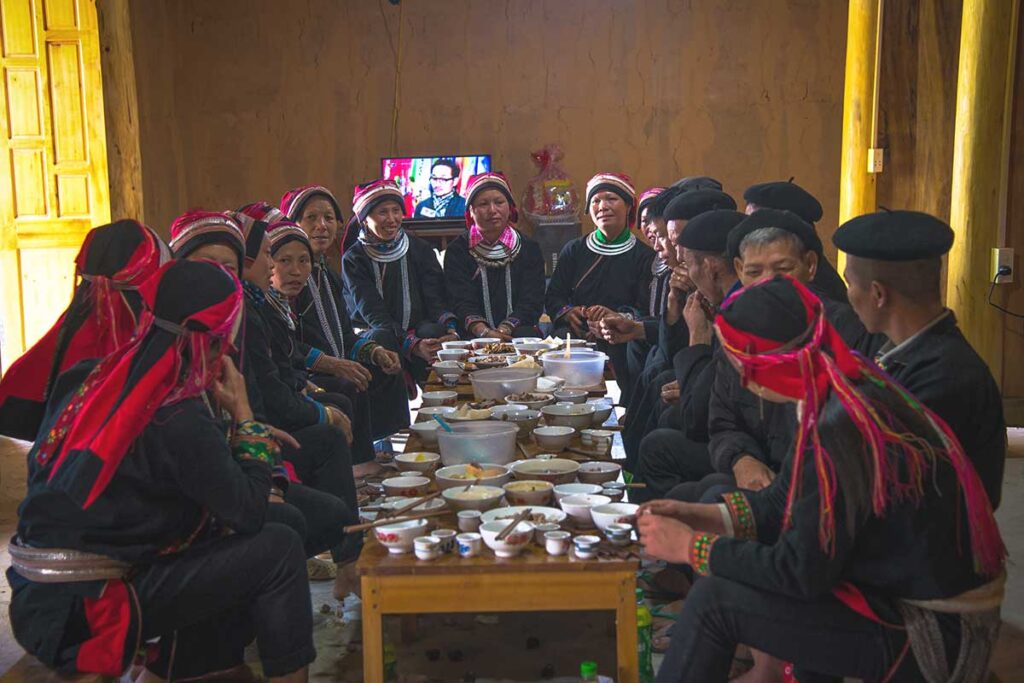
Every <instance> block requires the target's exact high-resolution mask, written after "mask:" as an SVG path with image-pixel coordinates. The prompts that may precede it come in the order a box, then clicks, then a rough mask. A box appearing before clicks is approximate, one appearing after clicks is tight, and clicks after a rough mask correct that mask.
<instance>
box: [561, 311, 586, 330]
mask: <svg viewBox="0 0 1024 683" xmlns="http://www.w3.org/2000/svg"><path fill="white" fill-rule="evenodd" d="M562 318H564V319H565V322H567V323H569V328H570V329H571V330H572V331H573V332H575V333H576V334H577V335H581V336H582V335H583V333H584V332H585V330H584V322H585V320H586V315H585V312H584V309H583V307H582V306H573V307H572V308H570V309H569V310H568V311H566V312H565V313H564V314H562Z"/></svg>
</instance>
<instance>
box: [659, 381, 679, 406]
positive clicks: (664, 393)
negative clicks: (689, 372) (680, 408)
mask: <svg viewBox="0 0 1024 683" xmlns="http://www.w3.org/2000/svg"><path fill="white" fill-rule="evenodd" d="M661 401H662V403H667V404H669V405H672V404H675V403H679V380H672V381H671V382H669V383H668V384H666V385H665V386H663V387H662V388H661Z"/></svg>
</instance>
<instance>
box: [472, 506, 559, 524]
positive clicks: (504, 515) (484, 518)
mask: <svg viewBox="0 0 1024 683" xmlns="http://www.w3.org/2000/svg"><path fill="white" fill-rule="evenodd" d="M526 508H530V516H529V517H527V518H526V521H527V522H533V523H534V524H561V523H562V522H564V521H565V518H566V517H568V515H567V514H566V513H565V512H564V511H563V510H559V509H558V508H549V507H542V506H539V505H512V506H509V507H503V508H494V509H493V510H488V511H487V512H485V513H484V514H483V515H481V516H480V521H481V522H482V523H483V524H486V523H487V522H495V521H502V520H506V519H508V520H511V519H512V518H513V517H515V516H516V515H518V514H519V513H520V512H522V511H523V510H525V509H526Z"/></svg>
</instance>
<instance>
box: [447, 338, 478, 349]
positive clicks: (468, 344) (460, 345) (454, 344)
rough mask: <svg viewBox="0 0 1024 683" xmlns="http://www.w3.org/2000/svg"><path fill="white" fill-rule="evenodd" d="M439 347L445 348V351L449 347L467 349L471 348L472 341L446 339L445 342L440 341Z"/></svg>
mask: <svg viewBox="0 0 1024 683" xmlns="http://www.w3.org/2000/svg"><path fill="white" fill-rule="evenodd" d="M441 348H442V349H444V350H446V351H447V350H449V349H467V350H468V349H471V348H473V342H468V341H461V340H457V341H446V342H441Z"/></svg>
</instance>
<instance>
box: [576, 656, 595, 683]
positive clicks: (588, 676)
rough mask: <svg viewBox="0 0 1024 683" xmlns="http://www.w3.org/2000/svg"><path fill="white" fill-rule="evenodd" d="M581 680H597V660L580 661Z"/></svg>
mask: <svg viewBox="0 0 1024 683" xmlns="http://www.w3.org/2000/svg"><path fill="white" fill-rule="evenodd" d="M580 680H581V681H584V683H586V682H587V681H591V682H593V681H596V680H597V662H591V661H586V662H580Z"/></svg>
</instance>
